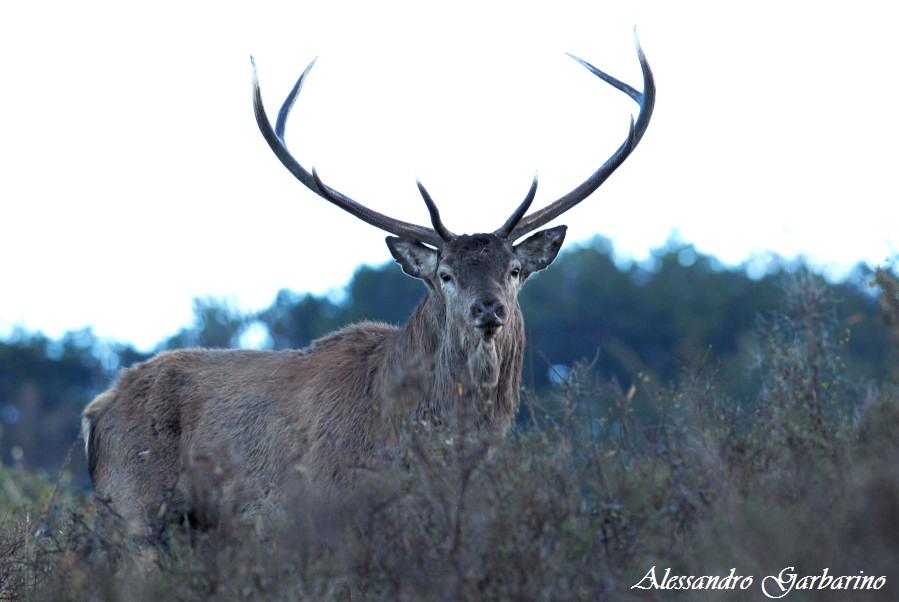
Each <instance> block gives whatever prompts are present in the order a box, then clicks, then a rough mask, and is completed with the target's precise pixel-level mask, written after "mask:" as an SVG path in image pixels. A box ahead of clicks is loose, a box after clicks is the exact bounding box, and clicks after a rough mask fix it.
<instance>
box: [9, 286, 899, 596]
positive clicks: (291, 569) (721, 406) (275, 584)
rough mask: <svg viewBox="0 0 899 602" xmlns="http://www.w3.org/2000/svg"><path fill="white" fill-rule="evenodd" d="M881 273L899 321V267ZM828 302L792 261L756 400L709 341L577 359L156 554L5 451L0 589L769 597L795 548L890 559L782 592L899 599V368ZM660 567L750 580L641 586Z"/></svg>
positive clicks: (891, 326) (845, 560) (163, 544)
mask: <svg viewBox="0 0 899 602" xmlns="http://www.w3.org/2000/svg"><path fill="white" fill-rule="evenodd" d="M878 278H879V280H880V287H881V291H882V294H881V297H880V300H881V304H882V307H883V310H884V315H885V317H886V326H884V327H883V328H884V329H885V330H887V331H889V330H892V331H893V333H892V334H893V336H896V337H897V339H899V286H897V284H896V281H895V279H894V278H892V277H891V276H889V275H888V274H886V273H880V274H879V275H878ZM834 315H835V314H834V308H833V305H832V304H831V300H830V299H829V298H828V292H827V289H826V288H825V287H823V286H822V285H821V283H820V282H819V281H817V280H816V279H814V278H812V277H809V276H807V275H804V274H799V275H798V276H797V277H796V278H795V280H794V283H793V286H792V287H791V288H790V289H789V290H788V291H787V292H786V300H785V302H784V305H783V307H782V309H781V310H780V311H778V312H775V313H769V314H766V315H765V316H764V319H762V320H761V321H760V323H759V325H758V328H757V333H756V337H755V339H754V340H755V343H754V345H755V347H754V349H755V352H754V353H753V354H752V355H751V357H752V364H751V365H746V366H745V368H746V369H747V371H750V370H751V372H752V374H753V375H754V378H755V379H757V381H758V383H759V386H758V391H759V392H758V394H757V395H756V396H754V398H753V399H751V400H745V399H743V400H739V401H738V400H735V399H732V398H730V397H729V396H728V395H727V394H726V393H724V392H723V391H722V389H721V387H720V386H719V384H718V381H719V379H720V374H719V371H718V366H716V364H715V362H714V361H713V360H711V359H707V360H705V361H703V360H699V361H696V362H692V363H689V364H686V365H685V366H684V367H683V368H682V370H681V372H680V374H679V376H678V378H677V379H676V380H674V381H671V382H660V381H658V380H657V379H655V378H654V377H652V376H651V375H649V374H640V375H638V377H637V378H635V379H634V380H633V382H619V381H618V380H616V379H615V378H609V377H608V376H604V375H603V374H602V373H601V372H598V371H597V370H596V369H595V365H592V364H591V363H586V362H582V363H580V364H578V365H576V366H575V367H574V369H572V370H571V371H569V372H568V373H566V374H559V375H558V378H557V380H558V381H559V384H558V386H557V387H555V388H554V389H553V390H552V391H551V392H550V393H546V394H540V395H539V396H538V395H535V394H533V393H529V394H526V395H525V398H524V416H523V417H524V420H523V421H522V424H521V425H520V426H519V428H518V429H517V430H516V432H515V433H514V435H513V436H512V437H510V438H509V439H507V440H506V441H505V442H503V443H502V444H500V445H498V446H495V447H494V446H492V445H491V443H493V442H484V441H481V440H478V439H476V438H470V437H464V436H463V437H460V436H458V435H455V436H453V435H452V434H451V433H445V432H444V433H440V432H436V431H434V430H433V429H432V428H429V427H425V426H422V425H406V428H405V431H404V433H405V441H406V445H404V446H403V448H402V450H401V451H400V452H399V453H398V454H397V457H395V458H392V461H390V462H385V463H384V464H383V465H378V466H376V467H372V469H371V470H369V471H366V475H367V476H365V477H362V478H361V481H360V483H361V484H360V486H359V487H358V488H357V489H356V490H355V491H354V492H353V493H352V495H349V496H344V497H340V498H339V499H333V498H329V499H322V498H321V497H316V496H315V495H314V493H311V492H308V491H304V490H303V488H302V486H301V484H300V486H298V487H297V491H296V494H295V499H292V500H290V503H288V504H285V508H284V509H283V511H282V512H281V513H279V514H278V515H277V516H265V517H263V516H241V517H235V518H234V519H233V520H231V521H226V522H225V524H222V525H220V526H219V527H217V528H216V529H214V530H211V531H207V532H203V533H190V532H188V531H187V530H186V529H185V528H184V527H183V526H182V525H181V523H180V521H179V520H178V517H177V516H174V517H172V520H171V521H170V522H169V526H168V528H167V529H166V530H165V531H164V532H162V533H161V534H160V536H159V539H158V542H157V543H158V550H159V551H160V552H159V553H158V554H157V555H155V556H152V557H150V556H148V555H146V554H144V555H143V556H142V558H143V560H144V562H143V564H141V563H137V562H134V561H133V557H134V556H133V554H132V553H131V550H132V548H131V546H132V545H133V542H130V541H129V540H128V539H127V538H125V537H123V536H122V535H121V533H120V531H119V530H117V529H115V528H114V525H113V526H110V525H108V524H105V523H101V521H99V520H98V509H97V508H96V507H95V502H93V501H92V500H90V498H89V497H87V496H86V495H85V494H84V493H83V492H82V491H81V490H80V489H79V488H77V487H73V486H71V484H70V483H69V482H68V481H67V480H66V477H65V476H63V478H62V479H61V480H60V482H58V483H52V482H49V481H48V480H47V479H46V478H42V477H40V476H36V475H34V474H32V473H30V472H28V471H27V470H26V469H25V468H23V467H21V466H19V467H15V466H14V467H3V468H0V599H30V600H63V599H71V600H84V599H99V600H105V599H116V600H163V599H164V600H169V599H172V600H194V599H222V600H241V599H247V600H260V599H261V600H453V601H455V600H512V599H515V600H597V599H610V600H670V599H683V600H701V599H709V600H717V599H723V598H726V599H735V600H739V599H746V600H759V599H766V598H765V597H764V596H763V594H762V591H761V589H760V582H761V580H762V577H763V576H766V575H776V574H777V573H779V572H780V571H781V570H782V569H784V568H786V567H796V571H795V572H796V573H798V574H800V575H820V574H821V573H822V570H823V569H824V568H825V567H826V568H827V569H828V570H829V573H830V574H831V575H858V574H859V572H860V571H864V574H865V575H878V576H885V577H886V585H885V586H884V587H883V588H882V589H880V590H872V591H864V592H857V591H832V590H824V591H821V590H813V591H809V590H798V589H797V590H794V591H792V592H791V593H790V594H788V596H787V599H790V600H830V599H833V600H896V599H899V469H897V466H899V436H897V435H899V385H897V382H896V378H895V375H894V378H892V379H890V378H887V379H881V381H880V382H869V381H866V380H864V379H863V378H860V377H856V376H852V375H851V374H850V373H849V371H848V368H847V366H846V363H845V361H844V359H843V354H844V351H845V348H846V346H847V341H846V336H847V331H846V329H845V327H844V326H843V325H842V324H840V323H839V322H838V321H837V320H835V319H834ZM538 397H539V398H538ZM76 451H77V450H76ZM101 510H102V508H101ZM101 524H103V526H101ZM148 558H150V560H149V561H148ZM652 566H657V567H659V576H660V577H661V574H662V573H663V572H664V570H665V568H667V567H670V568H671V570H672V573H673V574H677V575H697V576H699V575H721V576H726V575H728V573H729V571H730V570H731V568H735V569H736V573H738V574H740V575H744V576H745V575H752V576H754V577H755V583H754V584H753V586H752V587H751V588H750V589H748V590H745V591H742V590H739V589H737V590H736V591H727V592H720V591H704V592H682V591H660V590H640V589H632V586H633V585H634V584H636V583H638V582H640V581H641V579H642V578H643V577H644V576H645V575H646V573H647V571H648V570H649V569H650V568H651V567H652ZM724 594H726V595H724Z"/></svg>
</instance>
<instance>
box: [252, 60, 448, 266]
mask: <svg viewBox="0 0 899 602" xmlns="http://www.w3.org/2000/svg"><path fill="white" fill-rule="evenodd" d="M250 62H251V63H252V65H253V111H254V112H255V113H256V123H257V124H258V125H259V130H260V131H261V132H262V136H263V137H264V138H265V141H266V142H268V145H269V146H270V147H271V149H272V151H274V153H275V156H276V157H278V159H279V160H280V161H281V163H283V164H284V167H286V168H287V170H288V171H289V172H290V173H292V174H293V175H294V177H295V178H296V179H297V180H299V181H300V182H302V183H303V185H304V186H306V188H308V189H309V190H311V191H312V192H314V193H316V194H317V195H319V196H320V197H322V198H323V199H325V200H327V201H329V202H331V203H334V204H335V205H337V206H338V207H340V208H341V209H343V210H344V211H346V212H348V213H351V214H352V215H355V216H356V217H358V218H359V219H361V220H362V221H364V222H366V223H369V224H371V225H372V226H375V227H376V228H380V229H381V230H385V231H387V232H390V233H391V234H395V235H397V236H400V237H402V238H407V239H409V240H414V241H418V242H424V243H428V244H430V245H433V246H435V247H437V248H440V247H441V246H443V243H444V242H446V241H448V240H451V239H452V238H454V235H453V233H452V232H450V231H449V230H448V229H447V228H446V226H444V225H443V222H441V221H440V213H439V212H438V211H437V206H436V205H435V204H434V201H433V200H432V199H431V197H430V195H429V194H428V193H427V191H426V190H425V189H424V186H422V185H421V184H419V185H418V188H419V190H420V191H421V194H422V196H423V197H424V200H425V204H426V205H427V206H428V212H429V213H430V215H431V223H432V225H433V226H434V227H433V229H431V228H425V227H424V226H417V225H415V224H410V223H408V222H404V221H400V220H398V219H394V218H392V217H388V216H386V215H383V214H382V213H378V212H377V211H375V210H373V209H369V208H368V207H366V206H365V205H363V204H361V203H358V202H356V201H354V200H353V199H351V198H350V197H348V196H346V195H344V194H342V193H340V192H338V191H336V190H334V189H333V188H331V187H330V186H327V185H326V184H324V183H323V182H322V181H321V178H319V177H318V174H317V173H316V172H315V169H314V168H313V169H312V172H309V171H308V170H307V169H306V168H305V167H303V166H302V165H300V163H299V161H297V160H296V159H294V158H293V155H291V154H290V151H288V150H287V145H286V144H285V142H284V128H285V126H286V125H287V117H288V115H289V114H290V109H291V108H293V105H294V103H295V102H296V99H297V97H298V96H299V95H300V89H301V88H302V87H303V80H305V78H306V76H307V75H308V74H309V71H310V70H311V69H312V66H313V65H314V64H315V60H314V59H313V61H312V62H311V63H309V66H307V67H306V69H305V70H304V71H303V73H302V74H301V75H300V77H299V79H298V80H297V83H296V84H294V86H293V89H292V90H291V91H290V94H288V95H287V98H285V99H284V104H282V105H281V110H280V111H278V120H277V121H276V122H275V127H274V129H272V124H271V122H269V120H268V116H267V115H266V114H265V108H264V107H263V106H262V93H261V92H260V90H259V77H258V75H257V74H256V61H255V60H253V57H250Z"/></svg>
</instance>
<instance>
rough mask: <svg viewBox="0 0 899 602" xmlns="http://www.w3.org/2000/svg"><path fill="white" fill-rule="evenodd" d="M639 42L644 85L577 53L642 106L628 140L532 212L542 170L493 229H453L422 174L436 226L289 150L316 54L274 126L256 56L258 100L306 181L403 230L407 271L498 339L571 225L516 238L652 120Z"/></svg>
mask: <svg viewBox="0 0 899 602" xmlns="http://www.w3.org/2000/svg"><path fill="white" fill-rule="evenodd" d="M635 41H636V40H635ZM636 46H637V55H638V58H639V61H640V67H641V69H642V71H643V92H642V93H641V92H638V91H637V90H636V89H634V88H632V87H631V86H629V85H627V84H626V83H624V82H621V81H619V80H618V79H616V78H614V77H612V76H610V75H608V74H606V73H605V72H603V71H601V70H600V69H597V68H596V67H594V66H593V65H591V64H589V63H587V62H586V61H583V60H581V59H579V58H577V57H575V56H573V55H569V56H572V58H573V59H574V60H576V61H577V62H579V63H580V64H581V65H583V66H584V67H586V68H587V69H588V70H589V71H590V72H592V73H593V74H594V75H596V76H597V77H599V78H600V79H602V80H603V81H605V82H607V83H608V84H610V85H612V86H613V87H615V88H616V89H618V90H620V91H622V92H624V93H625V94H627V95H628V96H630V97H631V98H633V99H634V100H635V101H636V102H637V104H638V105H639V106H640V112H639V115H638V117H637V119H636V122H635V121H634V119H633V118H631V123H630V129H629V131H628V135H627V138H626V139H625V140H624V142H623V143H622V144H621V146H619V147H618V149H617V150H616V151H615V152H614V153H613V154H612V156H611V157H610V158H609V159H608V160H607V161H606V162H605V163H603V164H602V165H601V166H600V167H599V169H597V170H596V171H595V172H594V173H593V174H592V175H591V176H590V177H589V178H587V180H585V181H584V182H583V183H581V184H580V185H579V186H578V187H577V188H575V189H574V190H572V191H571V192H569V193H568V194H566V195H565V196H563V197H561V198H559V199H558V200H556V201H554V202H552V203H550V204H549V205H547V206H546V207H544V208H542V209H540V210H538V211H534V212H533V213H531V214H528V215H526V214H527V211H528V209H529V208H530V206H531V203H532V201H533V200H534V197H535V195H536V192H537V179H536V178H534V181H533V183H532V184H531V188H530V190H529V191H528V193H527V195H526V197H525V199H524V201H523V202H522V203H521V204H520V205H519V206H518V208H517V209H516V210H515V211H514V212H513V213H512V215H511V216H510V217H509V218H508V219H507V220H506V222H505V223H504V224H503V225H502V226H500V227H499V228H498V229H497V230H495V231H494V232H491V233H482V234H472V235H465V234H463V235H456V234H453V233H452V232H451V231H450V230H449V229H448V228H447V227H446V226H445V225H444V224H443V222H442V220H441V218H440V212H439V211H438V209H437V205H436V204H435V203H434V201H433V199H432V198H431V196H430V194H428V191H427V190H426V189H425V187H424V186H423V185H422V184H421V183H420V182H419V183H418V189H419V191H420V192H421V195H422V198H423V199H424V202H425V205H426V206H427V208H428V212H429V213H430V217H431V227H430V228H428V227H424V226H418V225H415V224H410V223H408V222H404V221H400V220H397V219H395V218H392V217H388V216H386V215H383V214H381V213H379V212H377V211H374V210H373V209H370V208H369V207H367V206H365V205H363V204H361V203H358V202H356V201H354V200H353V199H351V198H349V197H348V196H346V195H344V194H342V193H340V192H338V191H337V190H335V189H333V188H331V187H330V186H328V185H326V184H325V183H323V182H322V180H321V178H319V176H318V174H317V173H316V171H315V169H314V168H313V169H312V171H309V170H307V169H306V168H304V167H303V166H302V165H300V163H299V162H298V161H297V160H296V159H294V157H293V156H292V155H291V154H290V152H289V151H288V150H287V146H286V143H285V141H284V129H285V126H286V123H287V117H288V115H289V113H290V110H291V108H292V107H293V105H294V103H295V102H296V99H297V97H298V96H299V93H300V90H301V89H302V86H303V82H304V81H305V80H306V77H307V76H308V74H309V71H310V70H311V69H312V66H313V65H314V64H315V61H312V62H311V63H310V64H309V66H307V67H306V69H305V70H304V71H303V73H302V75H300V77H299V79H298V80H297V82H296V84H295V85H294V87H293V89H292V90H291V91H290V93H289V94H288V96H287V98H286V99H285V101H284V103H283V104H282V105H281V110H280V111H279V112H278V118H277V120H276V122H275V126H274V128H273V127H272V125H271V123H270V121H269V119H268V117H267V116H266V113H265V109H264V107H263V105H262V97H261V92H260V90H259V81H258V78H257V75H256V69H255V62H253V85H254V98H253V100H254V102H253V107H254V110H255V114H256V121H257V123H258V125H259V129H260V130H261V131H262V135H263V136H264V137H265V140H266V141H267V142H268V144H269V146H270V147H271V149H272V150H273V151H274V153H275V155H276V156H277V157H278V159H280V161H281V163H283V164H284V166H285V167H286V168H287V169H288V170H289V171H290V172H291V173H292V174H293V175H294V176H295V177H296V178H297V179H298V180H299V181H300V182H302V183H303V184H304V185H305V186H306V187H307V188H309V189H310V190H312V191H313V192H315V193H316V194H318V195H319V196H321V197H322V198H324V199H325V200H327V201H329V202H331V203H333V204H335V205H337V206H338V207H340V208H341V209H343V210H345V211H347V212H348V213H351V214H352V215H355V216H356V217H357V218H359V219H361V220H362V221H365V222H367V223H369V224H371V225H373V226H375V227H377V228H380V229H382V230H385V231H387V232H390V233H391V234H393V235H395V236H390V237H387V246H388V248H389V249H390V253H391V254H392V255H393V257H394V259H396V261H397V262H398V263H399V264H400V265H401V266H402V268H403V271H404V272H405V273H406V274H408V275H410V276H412V277H414V278H418V279H420V280H422V281H424V282H425V283H426V284H427V285H428V287H429V289H430V291H431V295H432V297H434V298H435V299H436V300H439V301H440V302H442V303H443V304H444V306H445V307H446V310H447V311H446V315H447V318H448V321H451V322H452V323H454V324H455V325H456V326H457V327H458V328H459V329H461V331H462V332H464V333H466V334H467V335H468V336H467V337H466V338H472V339H478V338H479V339H480V340H483V341H491V340H493V339H494V337H495V336H497V334H498V333H500V332H502V330H503V328H504V326H506V325H507V323H508V322H509V320H510V319H511V318H514V317H515V316H517V315H518V312H519V310H518V302H517V294H518V291H519V289H520V287H521V285H522V283H524V281H525V280H526V279H527V278H528V276H530V275H531V274H533V273H534V272H537V271H539V270H542V269H544V268H546V267H547V266H548V265H549V264H550V263H552V261H553V260H554V259H555V257H556V255H557V254H558V252H559V248H560V247H561V245H562V242H563V240H564V238H565V230H566V226H556V227H554V228H549V229H546V230H542V231H540V232H537V233H536V234H533V235H532V236H530V237H529V238H526V239H525V240H523V241H522V242H519V243H518V244H515V242H516V241H517V240H519V239H521V238H522V237H524V236H525V235H527V234H529V233H531V232H533V231H534V230H536V229H537V228H540V227H541V226H543V225H544V224H546V223H548V222H550V221H552V220H553V219H555V218H556V217H558V216H560V215H562V214H563V213H565V212H566V211H568V210H569V209H571V208H572V207H574V206H575V205H577V204H578V203H580V202H581V201H582V200H584V199H585V198H587V197H588V196H590V194H592V193H593V192H594V191H595V190H596V189H597V188H598V187H599V186H600V185H601V184H602V183H603V182H604V181H605V180H606V178H608V177H609V176H610V175H611V174H612V172H614V171H615V170H616V169H617V168H618V166H619V165H621V164H622V163H623V162H624V160H625V159H626V158H627V157H628V156H629V155H630V153H631V152H632V151H633V150H634V148H636V146H637V144H638V143H639V142H640V139H641V138H642V137H643V134H644V132H645V131H646V128H647V126H648V125H649V120H650V117H651V116H652V110H653V106H654V103H655V83H654V81H653V77H652V72H651V70H650V68H649V65H648V63H647V62H646V57H645V56H644V54H643V51H642V49H641V48H640V44H639V41H636ZM251 61H252V59H251Z"/></svg>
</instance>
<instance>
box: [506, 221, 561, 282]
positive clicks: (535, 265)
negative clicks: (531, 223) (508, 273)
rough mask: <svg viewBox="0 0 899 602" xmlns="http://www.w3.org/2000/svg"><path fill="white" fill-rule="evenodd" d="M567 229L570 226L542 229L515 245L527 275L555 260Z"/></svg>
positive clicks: (516, 252)
mask: <svg viewBox="0 0 899 602" xmlns="http://www.w3.org/2000/svg"><path fill="white" fill-rule="evenodd" d="M567 229H568V226H556V227H555V228H549V229H547V230H541V231H540V232H537V233H536V234H534V235H533V236H531V237H530V238H526V239H525V240H524V242H522V243H520V244H518V245H515V254H516V255H517V256H518V260H519V261H521V269H522V270H524V273H525V276H529V275H530V274H532V273H534V272H539V271H540V270H542V269H543V268H545V267H547V266H548V265H549V264H551V263H552V262H553V260H554V259H555V258H556V255H558V253H559V249H560V248H561V247H562V241H564V240H565V231H566V230H567Z"/></svg>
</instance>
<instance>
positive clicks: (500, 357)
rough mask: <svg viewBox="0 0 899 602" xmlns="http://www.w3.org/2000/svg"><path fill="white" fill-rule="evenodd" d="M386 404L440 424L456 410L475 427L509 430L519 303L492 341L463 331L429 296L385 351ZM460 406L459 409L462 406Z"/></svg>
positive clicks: (518, 356)
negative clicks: (390, 403)
mask: <svg viewBox="0 0 899 602" xmlns="http://www.w3.org/2000/svg"><path fill="white" fill-rule="evenodd" d="M386 351H387V353H386V354H385V361H386V362H387V368H388V369H387V370H386V371H385V373H386V374H387V375H388V377H387V379H385V381H384V383H383V384H384V385H386V386H385V387H384V388H382V392H383V394H384V395H385V396H391V395H392V396H394V397H395V399H385V400H384V401H387V402H392V403H396V402H401V403H402V404H403V405H404V406H406V407H410V409H411V408H414V413H415V415H416V417H417V418H419V419H422V420H430V421H433V422H436V423H438V424H442V423H447V422H449V421H452V420H453V419H454V418H455V417H456V416H455V415H454V414H455V413H456V412H457V411H459V410H463V412H464V413H466V414H469V413H471V414H469V415H472V416H474V418H475V420H476V421H477V424H478V425H479V426H481V427H486V428H488V429H490V430H499V431H505V430H507V429H508V427H509V426H511V424H512V421H513V420H514V419H515V414H516V412H517V411H518V399H519V387H520V383H521V363H522V357H523V351H524V321H523V318H522V315H521V310H520V309H519V307H518V305H517V304H515V306H514V307H513V308H510V311H509V315H508V317H507V320H506V323H505V325H504V326H503V328H502V329H500V331H499V332H497V334H496V336H495V337H493V340H492V341H490V342H485V341H484V339H483V337H482V336H481V335H480V333H476V332H472V331H471V329H470V328H459V327H458V326H456V325H455V323H454V322H453V320H452V318H451V317H450V316H449V315H447V310H446V306H445V304H444V303H443V301H442V300H440V299H437V298H435V297H434V296H433V295H428V296H427V297H425V299H424V300H423V301H422V302H421V304H420V305H419V306H418V308H417V309H416V310H415V312H414V313H413V314H412V317H410V318H409V321H408V322H407V323H406V325H405V326H404V327H403V328H402V329H401V330H400V331H398V332H397V335H396V337H395V338H394V340H393V341H392V344H390V345H389V346H388V348H387V350H386ZM459 404H461V406H460V405H459Z"/></svg>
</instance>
